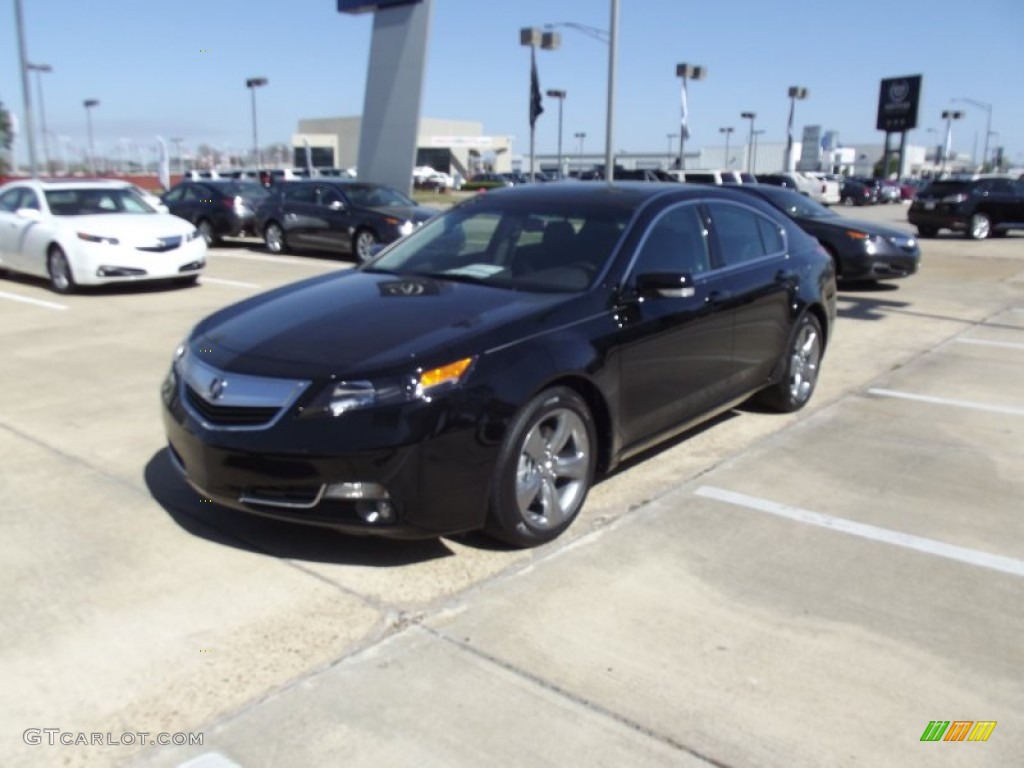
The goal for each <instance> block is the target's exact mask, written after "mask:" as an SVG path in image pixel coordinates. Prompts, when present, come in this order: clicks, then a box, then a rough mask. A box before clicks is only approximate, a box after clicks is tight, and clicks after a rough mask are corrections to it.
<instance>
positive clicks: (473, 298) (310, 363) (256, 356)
mask: <svg viewBox="0 0 1024 768" xmlns="http://www.w3.org/2000/svg"><path fill="white" fill-rule="evenodd" d="M571 299H572V297H570V296H567V295H566V294H535V293H523V292H517V291H510V290H503V289H499V288H493V287H489V286H482V285H477V284H473V283H462V282H452V281H447V280H434V279H431V278H421V277H409V276H407V277H402V276H399V275H394V274H387V273H376V272H363V271H359V270H349V271H345V272H342V273H341V274H332V275H328V276H326V277H319V278H313V279H312V280H307V281H304V282H302V283H297V284H293V285H290V286H286V287H284V288H281V289H278V290H276V291H272V292H270V293H266V294H262V295H260V296H256V297H253V298H252V299H249V300H247V301H244V302H242V303H240V304H236V305H234V306H232V307H228V308H227V309H224V310H221V311H220V312H218V313H216V314H214V315H212V316H210V317H209V318H207V320H205V321H203V323H201V324H200V325H199V326H198V327H197V329H196V332H195V334H194V335H193V338H192V342H193V344H192V346H193V349H194V350H195V349H201V350H202V351H203V352H204V353H205V354H204V355H203V359H204V360H206V361H208V362H209V363H210V364H212V365H214V366H217V367H220V368H223V369H226V370H233V371H236V372H238V373H251V374H254V375H269V376H281V377H295V378H318V377H323V376H328V375H331V374H344V375H362V376H374V375H391V374H394V373H400V372H403V371H410V370H412V369H415V368H416V367H417V366H418V365H420V364H421V361H422V362H423V363H424V364H443V363H444V362H445V360H444V359H443V358H445V357H446V356H452V357H454V358H458V357H461V356H466V355H471V354H479V353H482V352H485V351H486V350H487V349H488V348H490V347H492V346H495V345H498V344H502V343H507V342H509V341H511V340H513V339H514V338H517V337H520V336H521V335H527V334H530V333H539V332H541V331H543V330H544V329H545V327H546V325H547V324H546V322H545V320H546V319H548V318H549V314H550V310H552V309H553V308H554V307H555V306H556V305H559V304H564V303H566V302H567V301H570V300H571ZM517 321H518V322H521V323H523V324H524V326H525V327H518V326H517ZM484 337H486V338H484Z"/></svg>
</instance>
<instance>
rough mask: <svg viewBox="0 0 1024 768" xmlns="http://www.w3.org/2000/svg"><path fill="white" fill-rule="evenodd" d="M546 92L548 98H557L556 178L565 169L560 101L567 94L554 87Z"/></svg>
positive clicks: (560, 175) (562, 100)
mask: <svg viewBox="0 0 1024 768" xmlns="http://www.w3.org/2000/svg"><path fill="white" fill-rule="evenodd" d="M547 94H548V98H549V99H558V178H562V177H563V176H564V175H565V169H564V168H563V167H562V103H563V102H564V101H565V97H566V96H567V95H568V94H567V93H566V91H564V90H557V89H554V88H552V89H551V90H549V91H548V92H547Z"/></svg>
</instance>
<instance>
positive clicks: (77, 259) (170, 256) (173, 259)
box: [67, 238, 206, 285]
mask: <svg viewBox="0 0 1024 768" xmlns="http://www.w3.org/2000/svg"><path fill="white" fill-rule="evenodd" d="M143 247H146V246H143ZM67 254H68V259H69V262H70V266H71V271H72V273H73V275H74V278H75V282H77V283H78V284H80V285H105V284H107V283H121V282H137V281H147V280H169V279H173V278H176V277H187V276H189V275H194V274H198V273H200V272H201V271H202V269H203V268H204V267H205V266H206V243H204V242H203V241H202V239H201V238H197V239H195V240H192V241H189V242H183V243H181V244H180V245H178V246H177V247H174V248H169V249H167V250H162V251H160V250H155V249H154V250H142V249H141V248H140V247H138V245H132V244H118V245H108V244H105V243H89V242H84V241H76V242H75V243H74V246H73V247H71V248H69V249H68V250H67Z"/></svg>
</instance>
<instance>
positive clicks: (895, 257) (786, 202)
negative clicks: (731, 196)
mask: <svg viewBox="0 0 1024 768" xmlns="http://www.w3.org/2000/svg"><path fill="white" fill-rule="evenodd" d="M739 189H741V190H742V191H743V192H746V193H748V194H750V195H753V196H756V197H759V198H761V199H762V200H765V201H767V202H768V203H770V204H771V205H773V206H775V207H776V208H778V209H779V210H780V211H782V212H783V213H784V214H786V215H787V216H789V217H790V218H791V219H793V221H795V222H796V223H797V224H799V225H800V227H801V228H802V229H803V230H804V231H805V232H807V233H808V234H810V235H813V236H814V237H816V238H817V239H818V242H820V243H821V244H822V245H823V246H824V248H825V250H826V251H828V252H829V254H830V255H831V256H832V258H833V260H835V263H836V273H837V275H838V277H839V278H840V279H842V280H889V279H892V278H896V277H907V276H908V275H912V274H914V273H915V272H917V268H918V266H919V265H920V263H921V247H920V245H918V242H917V238H915V237H913V236H912V235H908V234H907V233H905V232H901V231H900V230H898V229H896V228H895V227H887V226H885V225H883V224H877V223H875V222H871V221H857V220H856V219H850V218H847V217H846V216H840V215H839V214H838V213H834V212H833V211H832V210H831V209H830V208H826V207H825V206H824V205H821V204H820V203H816V202H815V201H814V200H811V199H809V198H807V197H804V196H803V195H801V194H799V193H798V192H794V191H793V190H791V189H783V188H782V187H772V186H765V185H763V184H745V185H743V186H742V187H739Z"/></svg>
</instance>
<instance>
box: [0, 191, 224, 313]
mask: <svg viewBox="0 0 1024 768" xmlns="http://www.w3.org/2000/svg"><path fill="white" fill-rule="evenodd" d="M205 266H206V242H205V241H204V240H203V238H202V237H201V236H200V235H199V233H198V232H197V231H196V228H195V227H194V226H193V225H192V224H191V223H189V222H187V221H185V220H184V219H181V218H178V217H177V216H172V215H171V214H169V213H160V212H159V211H157V210H154V209H153V208H152V207H151V206H150V205H148V204H147V203H146V201H145V200H143V199H142V198H141V197H140V196H139V194H138V193H137V192H135V190H133V189H132V186H131V185H130V184H128V183H126V182H121V181H96V180H89V181H84V180H83V181H38V180H35V179H31V180H25V181H15V182H11V183H9V184H5V185H4V186H2V187H0V268H2V269H7V270H10V271H12V272H24V273H25V274H29V275H35V276H38V277H45V278H48V279H49V281H50V287H51V288H53V290H54V291H56V292H57V293H70V292H72V291H74V290H75V288H76V287H77V286H80V285H103V284H106V283H118V282H136V281H149V280H173V281H175V282H178V283H193V282H195V281H196V279H197V278H198V277H199V274H200V272H202V270H203V268H204V267H205Z"/></svg>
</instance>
